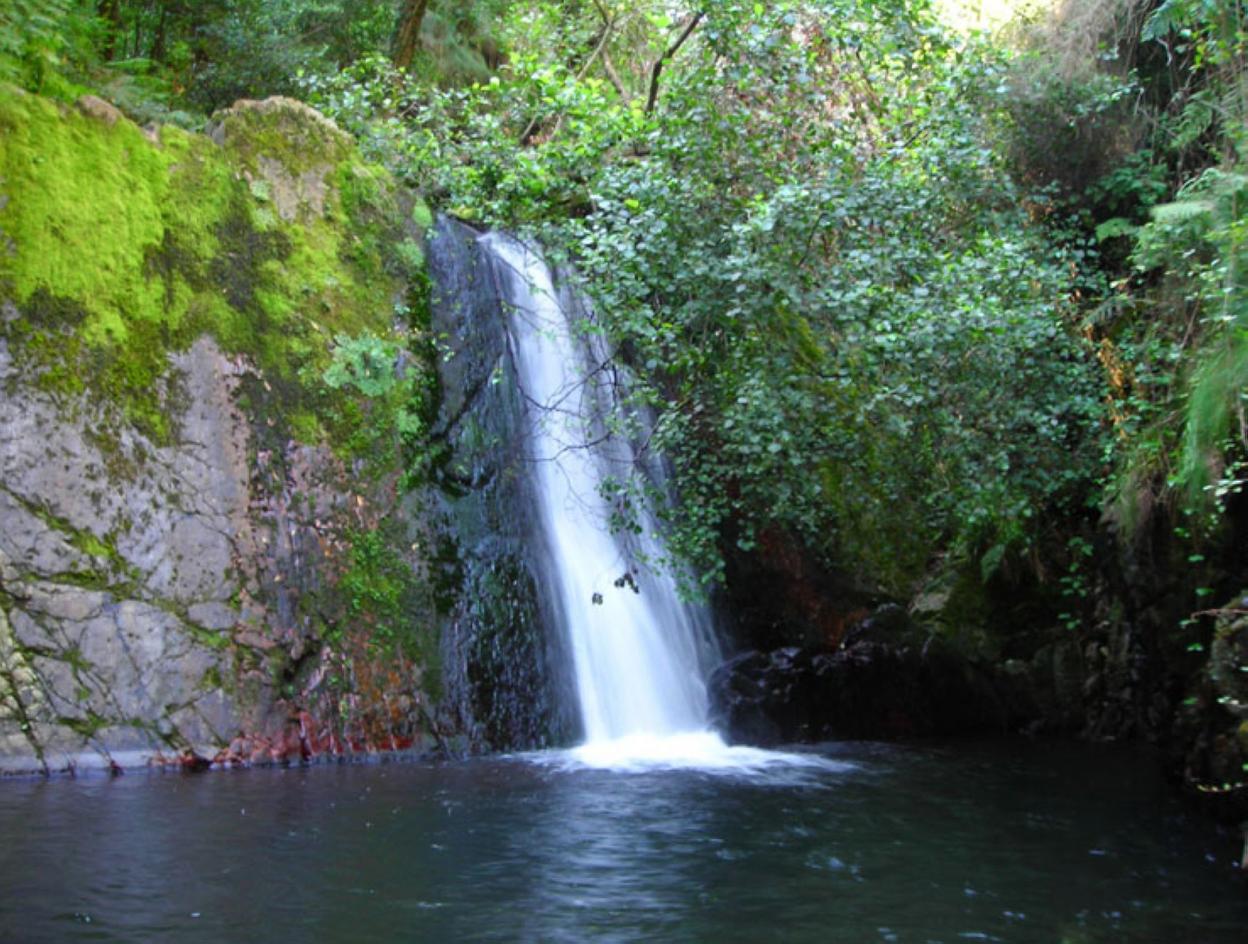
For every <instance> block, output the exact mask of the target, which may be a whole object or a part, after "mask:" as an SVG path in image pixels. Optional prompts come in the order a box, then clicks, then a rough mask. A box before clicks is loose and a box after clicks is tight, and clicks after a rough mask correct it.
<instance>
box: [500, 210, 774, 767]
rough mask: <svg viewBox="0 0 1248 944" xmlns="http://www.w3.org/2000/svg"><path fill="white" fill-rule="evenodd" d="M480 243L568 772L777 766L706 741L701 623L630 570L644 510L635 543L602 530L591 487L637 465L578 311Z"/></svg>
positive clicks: (701, 614) (520, 251) (667, 579)
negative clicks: (522, 453)
mask: <svg viewBox="0 0 1248 944" xmlns="http://www.w3.org/2000/svg"><path fill="white" fill-rule="evenodd" d="M482 241H483V244H484V247H485V249H486V251H487V253H488V254H490V255H491V256H492V257H493V260H494V265H495V270H496V272H497V274H498V278H499V290H500V294H501V296H502V297H503V299H504V300H505V301H506V303H507V304H508V307H509V308H510V316H509V321H510V324H509V336H510V338H511V343H512V355H513V357H514V359H515V364H516V370H517V375H518V377H519V382H520V385H521V388H522V393H523V396H524V398H525V400H526V402H527V403H528V408H529V412H530V415H531V417H532V425H531V429H532V436H531V441H530V443H529V446H528V450H529V454H528V456H527V458H528V460H530V461H529V463H528V467H529V468H531V469H532V473H531V474H532V477H533V486H534V492H535V494H536V501H537V505H538V506H539V520H540V528H541V540H542V541H543V542H544V543H545V545H546V550H547V552H548V555H549V560H550V566H549V571H550V573H549V574H548V576H547V581H546V582H547V584H548V587H547V592H548V593H549V594H550V595H551V597H552V600H551V602H552V604H553V606H552V607H551V609H552V610H554V611H555V612H557V613H559V614H560V619H561V621H562V623H563V629H564V631H565V633H566V637H567V642H568V647H569V649H570V651H571V654H572V660H573V663H574V666H573V667H574V676H575V679H576V687H577V697H578V699H579V705H580V713H581V721H582V724H583V727H584V732H585V743H584V744H583V745H582V746H581V747H580V748H579V749H578V750H577V751H576V752H574V754H575V757H576V759H577V760H578V761H580V762H582V763H587V764H591V765H593V766H630V765H634V764H660V765H679V766H704V767H733V768H737V767H743V766H745V767H749V766H758V765H759V764H760V763H764V764H765V763H769V762H770V761H772V760H775V759H778V758H779V757H782V756H784V755H776V754H774V753H769V752H762V751H754V750H751V749H747V748H729V747H727V746H726V745H725V744H724V743H723V741H722V740H721V739H720V738H719V736H718V735H717V734H715V733H714V732H713V731H711V730H710V728H709V725H708V723H707V694H706V686H705V682H704V680H705V677H706V673H707V670H708V668H709V667H710V666H711V665H712V664H713V662H714V660H715V659H716V658H717V657H718V656H719V652H718V647H717V645H716V642H715V637H714V632H713V628H712V626H711V624H710V621H709V619H708V617H707V614H706V612H705V610H704V609H703V608H701V607H697V606H694V605H691V604H689V603H686V602H685V601H683V600H681V599H680V597H679V595H678V593H677V589H676V583H675V581H674V580H673V578H672V577H671V576H670V574H668V573H666V572H655V571H653V570H648V569H647V570H639V569H638V568H636V567H635V566H634V562H635V561H636V560H638V559H644V560H651V561H653V560H661V559H662V558H663V557H664V554H663V549H662V547H661V546H659V545H658V544H657V540H658V539H657V538H656V537H655V535H656V534H658V528H657V526H656V521H655V520H654V516H653V514H652V513H651V512H650V511H649V510H648V509H645V508H642V509H640V512H639V516H640V520H639V522H638V523H639V524H640V525H641V532H642V533H641V535H640V536H633V535H629V536H627V537H625V536H622V535H621V534H619V533H613V531H612V529H611V528H610V527H609V517H610V514H609V508H608V507H607V504H606V501H605V499H604V498H603V497H602V495H601V490H600V486H601V485H602V483H603V480H604V478H605V477H606V476H607V475H611V474H614V475H615V476H617V477H618V476H620V475H621V473H622V469H624V468H627V469H629V470H631V468H632V467H634V466H636V465H637V463H638V460H637V458H636V455H635V454H634V452H633V449H632V447H631V446H630V445H629V444H628V443H627V439H626V437H623V436H609V435H607V428H608V426H607V423H606V416H607V415H608V414H610V413H611V412H612V411H618V403H617V402H616V400H615V398H614V397H613V395H612V386H611V383H609V382H608V380H607V379H606V378H607V376H608V374H609V372H608V371H607V370H604V367H605V366H606V365H607V358H606V357H605V356H604V352H603V351H602V350H601V349H598V350H596V349H595V345H594V344H593V343H591V341H590V340H589V339H588V338H587V337H586V336H585V332H584V331H582V330H578V327H581V325H580V324H579V319H580V312H579V308H580V306H579V305H576V304H575V303H573V302H572V301H571V300H569V301H568V303H566V304H565V303H561V300H560V298H561V296H560V293H559V292H558V291H557V290H556V289H555V286H554V284H553V280H552V276H551V272H550V269H549V267H548V266H547V265H546V263H545V262H544V261H543V260H542V258H541V257H540V256H538V255H537V254H536V253H534V252H533V251H531V250H530V249H528V248H526V247H525V246H524V245H522V244H521V243H519V242H517V241H516V240H515V239H513V238H511V237H508V236H504V235H501V234H490V235H487V236H484V237H482ZM626 574H627V575H628V576H627V578H626V579H624V580H623V581H621V578H624V577H625V575H626ZM621 583H622V584H623V585H622V586H621V585H620V584H621ZM790 759H791V758H790Z"/></svg>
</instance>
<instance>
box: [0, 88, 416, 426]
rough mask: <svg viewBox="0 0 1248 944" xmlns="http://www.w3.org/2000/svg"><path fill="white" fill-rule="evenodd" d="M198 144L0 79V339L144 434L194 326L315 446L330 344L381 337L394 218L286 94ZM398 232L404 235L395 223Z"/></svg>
mask: <svg viewBox="0 0 1248 944" xmlns="http://www.w3.org/2000/svg"><path fill="white" fill-rule="evenodd" d="M214 134H215V139H216V141H219V142H221V143H220V144H218V143H214V139H213V138H210V137H207V136H204V135H199V134H193V133H189V132H186V131H183V130H181V129H179V128H174V127H162V128H158V129H147V130H145V129H141V128H139V127H138V126H136V125H135V124H133V123H132V122H130V121H128V120H126V119H125V118H124V117H122V116H120V114H119V113H117V112H116V110H115V109H112V108H111V107H110V106H108V105H107V103H105V102H102V101H100V100H96V99H93V100H91V101H85V102H84V104H83V107H79V108H73V107H70V106H67V105H64V104H61V103H57V102H53V101H50V100H47V99H44V98H40V97H39V96H35V95H31V94H28V93H25V92H23V91H21V90H20V89H17V88H15V87H13V86H0V301H9V302H11V303H13V304H14V305H15V306H16V308H17V310H18V312H19V317H17V318H16V319H7V320H5V321H4V322H3V323H2V324H0V334H2V335H3V336H4V337H5V338H6V340H8V342H9V343H10V346H11V347H13V348H15V349H17V350H19V351H21V352H23V353H24V354H25V355H26V357H25V361H26V362H27V363H29V364H30V369H31V372H32V378H37V382H38V383H39V385H40V386H41V387H43V388H44V389H46V390H48V391H49V392H52V393H57V394H64V395H66V396H65V399H66V400H67V401H68V400H72V399H73V398H74V397H76V396H78V395H80V394H82V393H84V392H87V391H90V392H91V393H92V394H94V395H95V396H96V397H98V398H100V399H102V400H104V401H107V402H110V403H114V404H116V405H117V406H118V407H119V409H120V411H121V413H122V415H123V416H124V418H125V419H127V420H128V421H131V422H133V423H134V424H135V425H137V426H139V427H140V428H142V429H143V430H144V432H146V433H147V434H149V435H150V436H152V438H153V439H154V440H155V441H157V442H167V441H169V440H171V439H172V438H175V437H176V430H172V429H170V428H169V427H168V423H167V421H166V420H165V419H164V417H166V416H167V415H168V414H169V413H170V412H173V411H171V410H169V409H167V404H166V403H165V402H164V400H165V399H166V398H167V397H168V395H169V394H170V391H169V390H168V389H166V388H165V387H166V385H163V384H162V378H164V377H165V376H166V374H167V372H168V358H169V355H170V354H171V353H174V352H177V351H182V350H186V349H188V348H189V347H190V345H191V343H192V342H193V341H194V340H195V338H197V337H199V336H201V335H204V334H207V335H210V336H212V337H214V338H215V339H216V341H217V342H218V344H219V345H220V346H221V347H222V349H223V350H225V351H226V352H227V353H229V354H235V355H242V356H244V357H245V358H247V360H248V361H249V362H250V363H251V364H252V365H253V366H254V367H255V368H256V369H257V370H258V371H259V372H260V373H262V374H263V375H264V376H265V377H266V378H268V379H269V380H270V381H271V382H274V383H281V384H283V385H284V387H285V389H286V390H288V392H289V393H290V402H289V403H286V404H284V412H285V416H286V424H285V425H286V428H288V429H289V430H290V431H291V434H292V435H293V436H294V437H295V438H298V439H300V440H302V441H307V442H313V441H318V440H321V439H323V438H325V436H324V430H325V427H326V418H327V417H328V416H329V415H330V414H331V413H333V414H334V415H336V414H337V413H338V412H340V409H338V408H337V407H336V405H335V401H336V400H341V399H342V396H335V395H334V393H333V392H332V391H329V390H328V389H327V388H326V387H325V385H324V384H323V383H322V382H321V372H322V371H323V370H324V368H325V366H326V365H327V364H328V361H329V349H330V344H331V340H332V339H333V338H334V337H335V336H338V335H355V334H359V333H362V332H372V333H376V334H379V335H385V334H387V333H389V332H391V331H392V330H393V328H394V325H393V320H394V306H395V303H396V301H399V300H401V299H402V298H403V297H404V292H405V285H406V281H407V279H409V278H411V277H412V275H413V274H414V273H412V272H411V268H412V260H413V259H414V258H416V257H415V256H413V254H412V253H411V252H406V253H404V252H402V251H401V250H400V249H399V248H398V247H399V246H401V245H402V234H403V232H404V227H405V225H406V223H407V216H408V215H410V214H409V213H404V212H403V211H402V210H401V201H399V200H398V199H397V197H396V191H397V187H396V185H395V183H394V182H393V180H392V179H391V178H390V177H389V175H388V174H386V172H385V171H384V170H382V169H380V168H378V167H375V166H373V165H370V164H368V163H366V162H365V161H363V160H362V159H361V157H360V156H359V153H358V151H357V150H356V149H355V147H354V144H353V143H352V141H351V139H350V138H349V137H348V136H347V135H345V134H343V132H341V131H340V130H338V129H337V128H336V127H335V126H334V125H333V123H332V122H330V121H329V120H328V119H326V118H324V117H323V116H321V115H320V114H318V113H317V112H315V111H313V110H312V109H311V108H308V107H307V106H305V105H302V104H300V103H298V102H294V101H291V100H289V99H270V100H267V101H264V102H243V103H239V104H238V105H236V106H235V107H234V108H232V109H230V110H228V111H226V112H224V113H222V115H220V116H219V119H218V122H217V124H216V125H215V128H214ZM408 228H409V229H410V227H408Z"/></svg>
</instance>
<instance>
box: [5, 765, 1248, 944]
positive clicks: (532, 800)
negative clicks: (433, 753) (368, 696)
mask: <svg viewBox="0 0 1248 944" xmlns="http://www.w3.org/2000/svg"><path fill="white" fill-rule="evenodd" d="M829 751H830V753H831V754H832V755H833V756H835V757H836V758H837V759H839V760H841V761H845V762H848V763H849V764H851V765H852V766H851V767H849V768H848V769H841V770H821V771H809V770H807V771H798V772H789V773H787V774H786V773H784V772H783V771H781V772H776V771H772V772H770V773H768V774H765V775H755V776H754V778H753V779H749V778H741V777H737V778H728V777H722V776H711V775H707V774H702V773H697V772H690V771H667V772H650V773H633V774H622V773H611V772H605V771H594V770H567V769H561V768H559V767H558V766H552V765H550V764H534V763H530V762H528V761H525V760H520V759H502V760H498V759H493V760H483V761H474V762H468V763H459V764H448V765H441V766H421V765H416V764H389V765H372V766H353V767H345V766H344V767H316V768H312V769H306V770H285V771H283V770H254V771H237V772H222V773H211V774H206V775H200V776H182V775H174V774H169V775H163V774H146V773H131V774H130V775H128V776H125V777H122V778H120V779H118V780H115V781H110V780H107V779H104V778H97V779H84V780H78V781H68V780H56V781H52V782H42V781H36V780H23V781H11V782H5V783H0V941H3V942H6V944H7V942H32V944H33V942H77V941H113V942H140V941H161V942H164V941H173V942H182V941H186V942H236V941H237V942H250V941H263V942H269V944H279V942H315V944H338V942H343V944H366V942H412V941H431V942H443V941H447V942H451V941H585V940H593V941H707V942H721V941H743V942H744V941H765V940H766V941H770V940H775V941H794V942H802V941H818V942H850V944H853V942H870V941H900V942H919V944H926V942H935V941H939V942H947V944H955V942H962V941H1011V942H1032V941H1034V942H1049V944H1059V942H1071V944H1075V942H1121V941H1130V942H1154V941H1155V942H1166V944H1198V942H1227V944H1232V942H1233V944H1244V942H1245V941H1248V884H1246V883H1245V882H1244V881H1242V876H1240V875H1239V873H1238V872H1237V871H1236V869H1235V868H1234V866H1233V862H1234V860H1235V859H1237V857H1238V852H1239V849H1238V845H1237V843H1236V841H1235V840H1234V839H1233V837H1231V836H1230V835H1229V834H1219V833H1217V832H1216V831H1214V830H1213V828H1212V827H1211V826H1210V825H1209V824H1208V823H1205V822H1203V821H1201V820H1199V819H1197V818H1194V817H1192V816H1191V815H1189V814H1187V813H1185V811H1184V809H1183V808H1182V807H1181V806H1179V805H1177V804H1176V803H1175V802H1174V801H1173V800H1172V799H1171V798H1170V797H1169V796H1168V795H1167V794H1166V792H1165V790H1164V787H1163V786H1162V784H1161V783H1160V782H1159V781H1158V779H1157V778H1156V776H1155V774H1154V773H1153V768H1152V766H1151V765H1150V764H1149V763H1148V762H1147V761H1146V760H1143V759H1141V758H1134V757H1132V756H1131V755H1129V754H1121V753H1115V752H1112V751H1107V750H1105V749H1103V748H1086V747H1071V746H1052V745H1018V744H992V743H971V744H950V745H940V746H927V745H924V746H908V747H907V746H890V747H883V746H878V745H841V746H834V747H832V748H830V749H829Z"/></svg>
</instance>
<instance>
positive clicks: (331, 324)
mask: <svg viewBox="0 0 1248 944" xmlns="http://www.w3.org/2000/svg"><path fill="white" fill-rule="evenodd" d="M217 129H218V130H217V140H218V142H219V143H213V142H212V141H211V140H209V139H208V138H207V137H203V136H197V135H190V134H186V133H184V132H181V131H179V130H177V129H172V128H163V129H159V130H158V131H156V132H149V133H148V134H145V133H144V132H142V131H141V130H140V129H138V128H137V127H135V126H134V125H133V124H132V123H131V122H129V121H128V120H126V119H125V118H124V117H122V116H121V115H120V114H119V113H117V112H116V110H115V109H111V107H108V106H106V103H103V102H100V101H98V100H89V101H84V102H83V103H81V105H80V107H79V108H77V109H71V108H66V107H63V106H58V105H55V104H53V103H51V102H48V101H46V100H43V99H39V98H37V97H35V96H30V95H26V94H24V93H21V92H18V91H17V90H14V89H0V247H2V248H0V771H5V772H13V771H32V770H45V771H46V770H57V769H62V768H66V767H72V766H75V765H76V766H83V765H91V764H97V765H109V764H114V763H116V764H121V765H123V766H124V765H128V764H130V763H136V762H142V761H144V760H146V759H151V758H158V759H159V758H180V759H182V760H183V761H185V762H187V763H201V762H202V760H204V759H207V760H210V759H213V758H216V759H217V760H219V761H223V762H226V761H228V762H247V761H253V760H289V759H297V758H300V757H308V756H311V755H314V754H317V753H320V752H324V751H330V752H344V751H351V750H374V749H387V748H406V747H417V748H420V747H433V746H435V745H436V744H438V743H439V742H440V741H442V740H444V739H446V738H450V737H452V736H453V735H455V734H456V733H457V732H456V731H454V730H453V729H450V728H447V727H445V726H444V727H441V728H439V727H438V725H437V724H436V723H435V722H434V720H433V714H434V708H433V706H434V703H435V701H436V699H437V697H438V694H439V685H438V675H439V673H438V642H437V629H438V627H437V621H436V620H437V618H436V615H435V600H434V593H433V590H432V589H431V588H430V585H429V581H428V580H426V578H425V573H426V571H427V568H428V566H429V564H428V561H427V560H426V559H425V557H424V556H423V552H422V548H421V545H420V543H419V542H420V541H421V540H422V537H423V535H424V530H423V529H422V526H421V525H420V522H419V521H418V520H416V519H415V518H414V517H413V516H412V514H411V511H412V509H410V508H409V507H408V506H406V505H405V504H404V498H403V496H404V494H405V490H404V489H403V488H402V487H401V476H402V473H403V472H404V470H405V468H406V467H407V466H409V465H410V463H411V455H410V440H409V439H407V438H405V435H406V434H405V433H404V432H403V428H404V426H405V424H406V425H407V426H410V424H411V422H413V417H414V416H415V415H416V413H418V412H419V409H420V405H419V403H418V401H419V400H420V399H421V397H423V396H425V395H426V394H425V393H424V391H426V390H427V389H428V384H426V383H425V382H424V380H423V379H422V373H421V372H422V370H423V368H422V366H421V363H420V360H419V358H418V357H416V356H415V355H412V354H410V353H409V352H408V350H407V347H408V343H407V339H408V337H409V336H410V335H409V334H408V326H406V325H403V324H399V325H397V328H396V323H395V311H396V307H395V305H396V302H399V301H403V300H404V299H405V293H406V292H407V289H406V285H407V284H408V282H409V279H410V278H411V277H412V276H415V275H417V273H416V272H415V271H414V270H413V268H412V267H413V265H419V250H418V249H416V250H415V251H413V247H415V246H416V240H417V239H419V238H420V235H421V234H420V232H419V231H418V227H417V225H416V224H415V223H413V219H414V218H415V219H419V218H420V216H421V214H420V213H416V214H415V217H414V216H413V213H412V210H413V207H412V202H411V200H410V199H406V198H404V197H403V196H402V194H400V193H399V192H398V190H397V188H396V186H395V185H394V183H393V182H392V181H390V179H389V178H388V177H387V176H386V175H385V173H384V172H383V171H381V170H380V169H378V168H375V167H372V166H370V165H368V164H366V163H365V162H364V161H363V160H362V159H361V158H360V157H359V155H358V153H356V151H355V149H354V147H353V145H352V144H351V142H350V140H349V139H348V138H347V137H346V136H345V135H343V134H342V133H341V132H339V131H338V130H337V129H336V128H334V127H333V126H332V124H331V123H329V122H327V121H326V120H325V119H324V118H322V117H321V116H319V115H316V114H315V113H314V112H311V111H310V110H309V109H307V108H305V107H304V106H301V105H297V103H289V102H284V101H270V102H265V103H240V105H238V106H236V107H235V108H234V109H232V110H231V111H230V112H228V113H226V114H224V115H223V116H221V118H220V120H219V123H218V125H217ZM396 249H401V250H403V251H395V250H396ZM413 281H415V282H418V281H419V280H413ZM407 299H408V301H409V303H410V304H411V305H417V304H418V303H419V298H417V297H415V296H407ZM352 344H356V345H357V347H358V346H359V345H364V346H365V347H367V348H368V349H370V350H375V351H380V352H382V353H383V354H384V355H385V357H386V358H387V361H386V363H384V364H383V366H382V368H379V369H381V371H382V374H381V376H382V379H383V380H385V383H379V382H375V383H373V384H372V385H371V386H369V385H366V384H364V383H363V381H362V380H361V379H360V378H359V377H358V376H356V375H353V374H352V373H351V369H352V367H351V365H352V363H353V362H351V361H350V359H349V357H348V356H347V355H346V354H343V352H344V351H346V352H350V351H352V350H355V349H356V348H353V347H352ZM333 364H338V365H339V369H338V373H337V374H336V375H335V376H336V377H338V378H339V379H338V380H337V381H336V382H335V383H333V384H331V383H329V382H328V381H327V380H326V378H327V377H329V376H330V374H329V373H328V370H329V368H330V367H331V365H333ZM343 377H345V378H346V379H345V380H343V379H342V378H343ZM368 379H370V380H374V381H376V378H375V377H371V376H370V377H369V378H368ZM400 419H402V420H403V423H400ZM329 443H333V444H334V446H333V448H331V447H330V445H328V444H329ZM197 758H198V759H197Z"/></svg>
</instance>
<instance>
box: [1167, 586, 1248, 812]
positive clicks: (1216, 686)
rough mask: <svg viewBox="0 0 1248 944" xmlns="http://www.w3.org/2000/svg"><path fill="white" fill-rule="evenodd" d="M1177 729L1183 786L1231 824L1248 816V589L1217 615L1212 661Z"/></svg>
mask: <svg viewBox="0 0 1248 944" xmlns="http://www.w3.org/2000/svg"><path fill="white" fill-rule="evenodd" d="M1174 727H1175V730H1174V732H1173V737H1172V740H1173V743H1174V744H1175V745H1176V747H1177V748H1178V751H1176V753H1178V754H1179V756H1176V757H1174V758H1173V760H1174V766H1175V768H1176V770H1178V771H1181V773H1182V784H1183V786H1184V788H1185V789H1186V790H1187V791H1189V792H1190V793H1191V794H1192V795H1193V796H1195V797H1197V798H1198V799H1199V800H1201V801H1202V802H1203V803H1204V804H1205V805H1206V806H1208V807H1209V808H1210V809H1211V811H1212V812H1214V813H1215V814H1217V815H1218V816H1219V817H1220V818H1222V819H1224V820H1227V821H1228V822H1237V821H1240V820H1244V819H1246V818H1248V591H1245V592H1243V593H1240V594H1237V595H1236V596H1235V597H1234V598H1233V599H1231V600H1230V601H1229V602H1228V603H1227V604H1226V605H1225V606H1223V607H1221V608H1220V610H1219V611H1218V618H1217V628H1216V629H1215V630H1214V637H1213V644H1212V646H1211V647H1210V652H1209V661H1208V663H1207V665H1206V668H1205V671H1204V673H1203V675H1202V677H1201V679H1200V681H1199V683H1198V685H1197V686H1196V689H1195V694H1194V695H1193V696H1192V697H1191V698H1189V699H1188V700H1187V702H1186V703H1185V705H1184V707H1183V708H1182V710H1181V711H1180V712H1179V716H1178V719H1177V721H1176V723H1175V726H1174Z"/></svg>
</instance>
